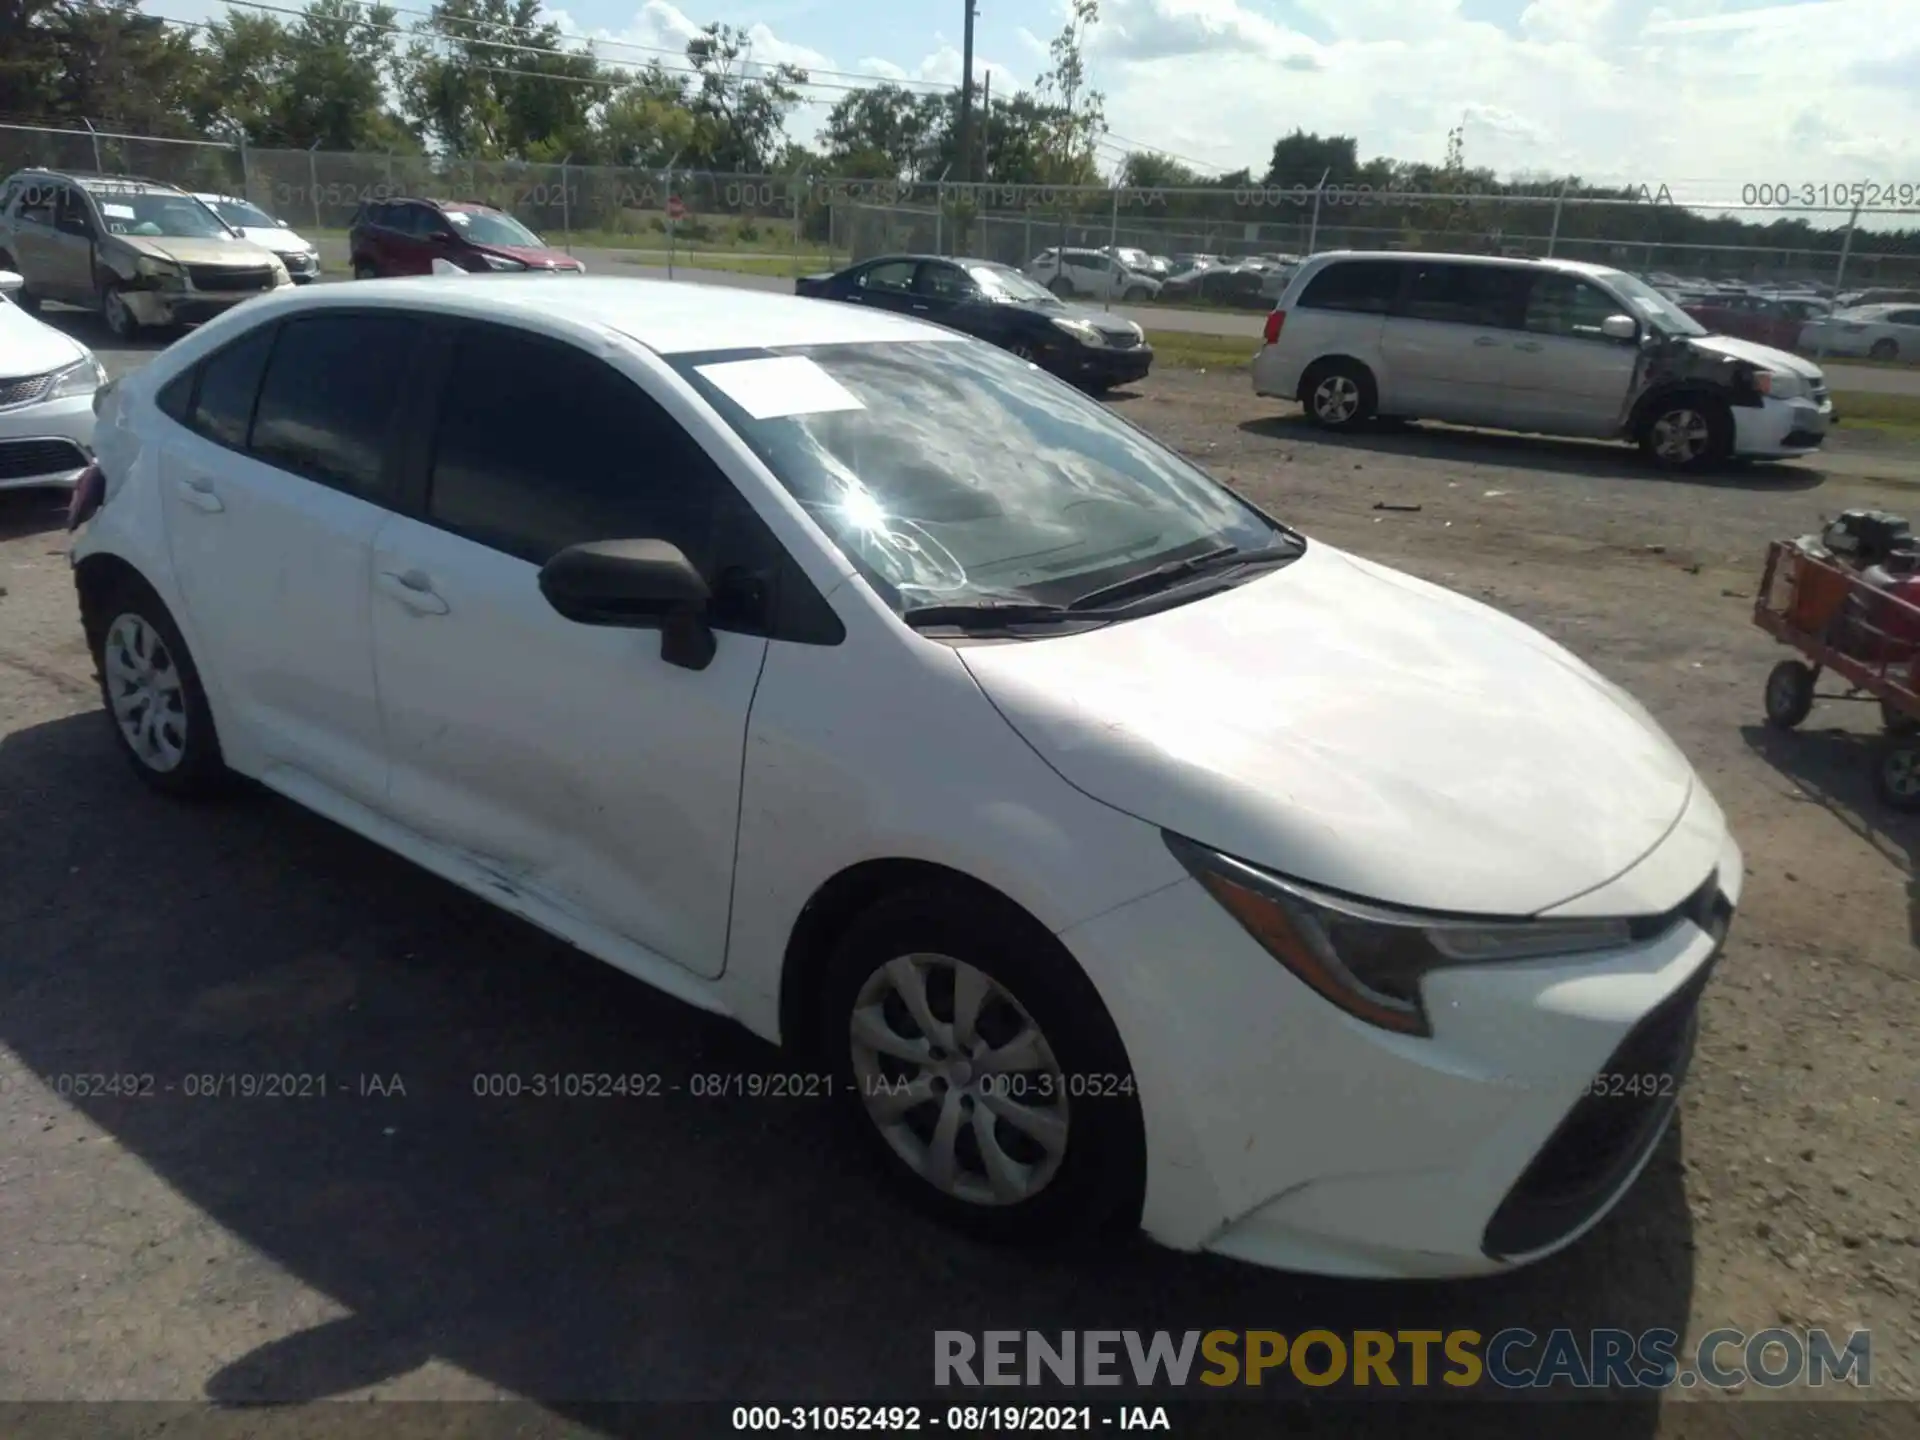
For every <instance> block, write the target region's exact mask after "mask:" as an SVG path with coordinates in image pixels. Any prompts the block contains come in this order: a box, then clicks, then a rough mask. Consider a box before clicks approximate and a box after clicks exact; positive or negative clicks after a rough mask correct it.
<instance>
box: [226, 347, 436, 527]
mask: <svg viewBox="0 0 1920 1440" xmlns="http://www.w3.org/2000/svg"><path fill="white" fill-rule="evenodd" d="M419 334H420V324H419V322H418V321H417V320H413V319H411V318H409V317H407V316H404V315H316V316H311V317H309V318H306V319H300V320H289V321H287V322H285V323H284V324H283V325H282V326H281V327H280V340H279V343H278V344H277V345H275V346H274V348H273V360H272V363H271V364H270V365H269V366H268V367H267V378H266V381H265V383H264V384H263V385H262V386H261V387H260V407H259V414H258V415H257V416H256V417H255V420H254V424H253V442H252V449H253V453H254V454H255V455H256V456H258V457H259V458H260V459H262V460H264V461H266V462H267V463H268V464H270V465H279V466H282V467H284V468H286V469H288V470H294V471H298V472H299V473H300V474H302V475H306V476H308V477H309V478H311V479H314V480H318V481H320V482H321V483H322V484H327V485H333V486H336V487H338V488H339V489H342V490H347V491H350V492H352V493H353V494H356V495H361V496H366V497H368V498H377V497H378V496H379V495H380V493H381V490H382V475H381V471H382V461H383V457H384V453H385V450H386V442H387V431H388V429H389V427H390V425H391V423H392V420H393V416H394V412H395V410H396V408H397V407H398V405H399V401H400V393H401V390H402V388H403V386H404V384H405V381H406V378H407V372H408V369H409V366H410V364H411V362H412V359H413V349H414V342H415V340H416V339H417V338H418V336H419Z"/></svg>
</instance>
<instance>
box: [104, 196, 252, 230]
mask: <svg viewBox="0 0 1920 1440" xmlns="http://www.w3.org/2000/svg"><path fill="white" fill-rule="evenodd" d="M90 193H91V194H92V195H93V199H94V203H95V204H97V205H98V206H99V207H100V218H101V219H102V220H104V221H105V222H106V226H107V231H108V233H109V234H113V235H139V236H148V235H177V236H180V237H182V238H183V239H194V240H230V239H232V238H233V231H231V230H229V229H228V228H227V227H226V226H225V225H223V224H222V223H221V222H220V217H219V216H217V215H215V214H214V213H213V211H211V210H209V209H208V208H207V207H206V206H205V205H202V204H201V203H200V202H199V201H198V200H196V199H194V198H193V197H192V196H191V195H170V194H167V193H165V192H164V191H152V190H149V191H144V192H142V191H138V190H112V189H105V190H93V191H91V192H90Z"/></svg>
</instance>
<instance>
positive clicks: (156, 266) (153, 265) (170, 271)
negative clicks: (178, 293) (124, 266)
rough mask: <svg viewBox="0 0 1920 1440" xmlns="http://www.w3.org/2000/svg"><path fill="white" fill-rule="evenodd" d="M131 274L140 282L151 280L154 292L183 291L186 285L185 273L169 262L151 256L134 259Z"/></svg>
mask: <svg viewBox="0 0 1920 1440" xmlns="http://www.w3.org/2000/svg"><path fill="white" fill-rule="evenodd" d="M133 273H134V274H135V276H137V277H138V278H140V279H142V280H151V281H152V282H153V288H154V289H156V290H184V289H185V288H186V285H187V272H186V271H184V270H182V269H181V268H180V267H179V266H178V265H176V264H174V262H173V261H171V260H161V259H158V258H156V257H154V256H152V255H141V256H138V257H136V258H135V260H134V262H133Z"/></svg>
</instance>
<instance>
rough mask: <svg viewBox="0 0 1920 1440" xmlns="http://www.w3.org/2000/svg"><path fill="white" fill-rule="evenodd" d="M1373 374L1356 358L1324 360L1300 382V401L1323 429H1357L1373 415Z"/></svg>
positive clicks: (1374, 396) (1311, 418)
mask: <svg viewBox="0 0 1920 1440" xmlns="http://www.w3.org/2000/svg"><path fill="white" fill-rule="evenodd" d="M1376 394H1377V392H1376V390H1375V388H1374V383H1373V376H1372V375H1371V374H1369V373H1368V371H1367V368H1366V366H1364V365H1361V364H1359V363H1358V362H1356V361H1353V360H1323V361H1321V362H1320V363H1318V364H1317V365H1314V366H1313V367H1312V368H1311V369H1309V370H1308V371H1307V373H1306V376H1305V378H1303V379H1302V380H1301V382H1300V403H1301V404H1302V405H1303V406H1304V407H1305V408H1306V412H1307V418H1308V419H1309V420H1311V421H1313V423H1314V424H1316V425H1318V426H1319V427H1320V428H1321V429H1322V430H1354V429H1358V428H1359V427H1360V426H1361V425H1364V424H1365V423H1366V422H1367V420H1368V419H1370V418H1371V417H1372V415H1373V411H1374V406H1375V404H1376Z"/></svg>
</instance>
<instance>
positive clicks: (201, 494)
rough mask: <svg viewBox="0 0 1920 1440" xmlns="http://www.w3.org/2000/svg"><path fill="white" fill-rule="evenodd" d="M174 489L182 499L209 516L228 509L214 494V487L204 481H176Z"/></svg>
mask: <svg viewBox="0 0 1920 1440" xmlns="http://www.w3.org/2000/svg"><path fill="white" fill-rule="evenodd" d="M173 488H174V489H175V490H177V491H178V492H179V493H180V498H181V499H182V500H184V501H186V502H187V503H188V504H189V505H191V506H193V508H194V509H196V510H204V511H206V512H207V513H208V514H209V515H214V514H218V513H219V512H220V511H222V510H224V509H226V508H227V507H226V506H225V505H223V504H221V503H220V497H219V496H218V495H216V494H214V493H213V487H212V486H211V485H209V484H208V483H207V482H206V481H204V480H176V481H174V482H173Z"/></svg>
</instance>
